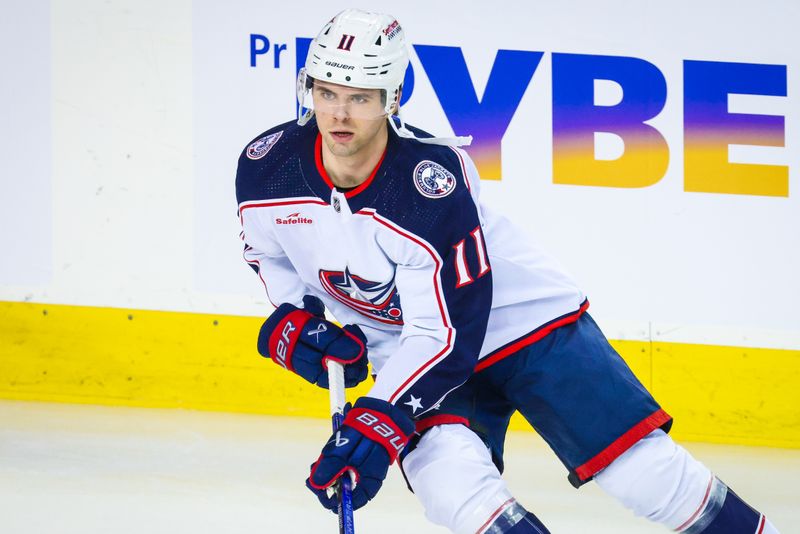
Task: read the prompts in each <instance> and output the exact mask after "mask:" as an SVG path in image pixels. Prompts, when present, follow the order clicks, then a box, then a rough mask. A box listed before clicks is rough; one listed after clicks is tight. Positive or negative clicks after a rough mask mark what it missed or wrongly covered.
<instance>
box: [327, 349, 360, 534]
mask: <svg viewBox="0 0 800 534" xmlns="http://www.w3.org/2000/svg"><path fill="white" fill-rule="evenodd" d="M328 384H329V388H330V389H329V390H328V391H329V393H330V402H331V421H332V423H333V431H334V432H336V430H338V429H339V427H340V426H341V424H342V421H343V420H344V403H345V398H344V368H343V367H342V364H340V363H337V362H334V361H331V360H328ZM336 493H337V494H338V496H339V534H355V527H354V525H353V496H352V488H351V481H350V477H349V476H343V477H341V478H339V481H338V482H337V484H336Z"/></svg>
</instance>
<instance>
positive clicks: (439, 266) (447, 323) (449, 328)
mask: <svg viewBox="0 0 800 534" xmlns="http://www.w3.org/2000/svg"><path fill="white" fill-rule="evenodd" d="M355 215H365V216H368V217H372V219H374V220H375V221H376V222H378V223H380V224H382V225H383V226H385V227H386V228H388V229H389V230H392V231H393V232H395V233H397V234H399V235H400V236H402V237H404V238H406V239H408V240H410V241H413V242H414V243H416V244H417V245H419V246H421V247H422V248H423V249H425V251H426V252H428V254H430V255H431V258H433V262H434V264H435V265H436V269H435V270H434V273H433V289H434V293H435V294H436V302H437V303H438V305H439V313H440V315H441V317H442V324H444V326H445V328H447V342H446V343H445V346H444V348H443V349H442V350H441V351H439V352H438V353H437V354H436V355H435V356H433V357H432V358H431V359H429V360H428V361H426V362H425V363H423V364H422V366H420V367H419V368H418V369H417V370H416V371H415V372H414V373H413V374H412V375H411V376H409V377H408V378H407V379H406V381H405V382H403V383H402V384H400V387H398V388H397V390H395V392H394V393H393V394H392V396H391V397H389V399H388V401H389V402H390V403H392V404H394V402H395V401H396V400H397V398H398V397H400V395H402V394H403V393H404V392H405V391H406V389H408V388H409V387H411V385H412V384H413V383H414V382H416V380H417V379H418V378H419V377H420V375H421V374H424V373H425V372H426V371H427V370H428V369H429V368H430V367H432V366H433V365H435V364H436V363H438V361H439V360H440V359H441V357H442V355H444V354H447V353H449V352H450V351H451V350H452V348H453V326H452V325H451V324H450V320H449V318H448V316H447V312H446V311H445V305H444V298H443V297H442V288H441V287H440V285H439V272H440V271H441V269H442V261H441V260H440V259H439V257H438V254H436V252H435V251H434V250H433V249H432V248H431V246H430V245H429V244H428V243H426V242H425V241H423V240H422V239H421V238H418V237H417V236H415V235H414V234H411V233H409V232H407V231H405V230H403V229H402V228H399V227H397V226H395V225H394V224H392V223H391V222H389V221H388V220H386V219H384V218H383V217H381V216H380V215H378V214H377V213H375V210H372V209H362V210H359V211H357V212H356V213H355Z"/></svg>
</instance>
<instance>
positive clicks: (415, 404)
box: [403, 395, 422, 413]
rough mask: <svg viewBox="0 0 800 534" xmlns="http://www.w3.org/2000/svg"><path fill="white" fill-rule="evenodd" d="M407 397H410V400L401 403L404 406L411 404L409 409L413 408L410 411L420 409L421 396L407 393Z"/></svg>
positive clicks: (414, 411) (415, 411)
mask: <svg viewBox="0 0 800 534" xmlns="http://www.w3.org/2000/svg"><path fill="white" fill-rule="evenodd" d="M409 397H411V400H410V401H408V402H404V403H403V404H405V405H406V406H411V409H412V410H413V412H412V413H417V410H421V409H422V397H415V396H414V395H409Z"/></svg>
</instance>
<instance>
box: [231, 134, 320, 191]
mask: <svg viewBox="0 0 800 534" xmlns="http://www.w3.org/2000/svg"><path fill="white" fill-rule="evenodd" d="M309 126H310V123H309V125H307V126H305V127H303V126H298V125H297V121H296V120H292V121H289V122H285V123H283V124H279V125H278V126H275V127H274V128H270V129H269V130H267V131H266V132H264V133H262V134H260V135H259V136H258V137H256V138H255V139H253V140H252V141H251V142H250V143H248V144H247V146H246V147H245V148H244V150H243V151H242V153H241V155H240V156H239V165H238V168H237V170H236V200H237V203H238V204H241V203H242V202H247V201H252V200H269V199H273V198H289V197H299V196H313V195H314V194H313V193H312V191H311V190H310V189H309V187H308V185H307V183H306V182H305V180H304V179H303V175H302V172H301V170H300V159H299V157H298V154H299V153H301V151H302V150H304V149H305V150H307V147H308V146H309V143H310V146H312V147H313V146H314V145H313V143H314V138H315V136H316V128H311V127H309Z"/></svg>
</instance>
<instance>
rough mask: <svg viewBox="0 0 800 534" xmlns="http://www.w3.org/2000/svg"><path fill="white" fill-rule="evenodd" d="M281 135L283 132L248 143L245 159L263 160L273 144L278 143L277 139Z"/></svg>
mask: <svg viewBox="0 0 800 534" xmlns="http://www.w3.org/2000/svg"><path fill="white" fill-rule="evenodd" d="M281 135H283V130H281V131H280V132H277V133H274V134H270V135H265V136H264V137H262V138H261V139H258V140H256V141H253V142H252V143H250V146H248V147H247V157H248V158H250V159H261V158H263V157H264V156H266V155H267V152H269V151H270V150H271V149H272V147H273V146H275V143H277V142H278V139H280V138H281Z"/></svg>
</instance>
